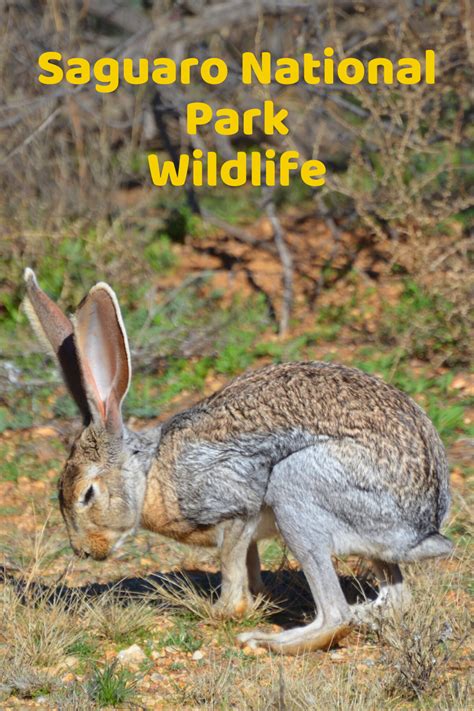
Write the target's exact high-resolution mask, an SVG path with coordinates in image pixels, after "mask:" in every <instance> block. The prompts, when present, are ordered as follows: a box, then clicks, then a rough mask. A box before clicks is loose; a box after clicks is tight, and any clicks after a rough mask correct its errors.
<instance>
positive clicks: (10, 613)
mask: <svg viewBox="0 0 474 711" xmlns="http://www.w3.org/2000/svg"><path fill="white" fill-rule="evenodd" d="M455 509H456V510H455V511H454V512H453V520H452V522H451V525H452V526H453V525H454V523H456V524H457V525H459V523H460V521H461V522H465V526H463V530H467V526H468V522H467V519H466V513H467V512H466V510H465V508H459V506H458V505H457V504H456V502H455ZM50 534H51V523H48V525H45V526H43V527H39V528H38V532H37V533H36V535H35V536H32V540H31V546H30V549H31V550H30V552H31V555H29V556H28V565H27V566H26V567H24V568H23V569H21V570H18V571H17V572H16V573H15V577H16V578H17V579H19V580H21V581H22V582H23V585H22V586H21V587H20V585H14V584H12V582H11V581H10V582H8V581H6V582H5V583H4V584H3V585H2V586H1V587H0V705H1V704H2V703H4V702H6V703H8V704H9V705H11V706H12V707H13V708H22V709H23V708H28V707H29V706H30V704H35V703H36V699H38V698H39V697H41V698H44V699H45V701H44V703H46V704H48V705H49V706H48V707H49V708H59V709H85V708H87V709H95V708H103V707H104V703H105V702H104V701H103V700H104V699H113V698H115V699H119V698H125V697H127V702H126V703H129V704H132V703H135V702H136V703H137V704H138V705H139V706H140V705H141V706H143V707H145V708H147V709H148V708H150V709H153V708H155V707H158V708H161V709H181V708H186V709H188V708H189V709H192V708H203V709H239V711H240V710H242V711H260V710H262V711H264V710H265V711H266V710H269V709H279V710H282V711H300V710H303V709H328V711H330V710H332V709H336V710H337V709H341V710H342V709H344V710H345V709H353V710H355V711H359V710H360V711H362V709H363V710H364V711H371V709H379V708H384V709H394V710H399V709H400V710H402V709H415V708H417V709H426V710H427V711H428V709H430V710H434V709H436V711H438V709H439V710H440V711H448V710H449V711H451V710H454V709H456V711H457V710H458V709H459V710H464V709H468V708H470V707H471V706H472V704H471V703H470V701H471V697H470V688H469V685H468V681H467V677H466V674H465V671H466V669H467V665H468V660H467V654H468V651H469V647H468V642H469V640H468V638H467V632H468V623H469V615H468V596H467V588H468V584H469V575H470V571H471V570H472V557H470V553H469V548H468V540H467V536H466V535H464V536H463V537H462V538H459V543H458V547H457V550H456V554H455V556H454V557H453V558H452V559H451V560H449V561H442V562H436V561H432V562H427V563H425V564H424V565H420V566H411V567H407V568H406V569H405V571H404V572H405V574H406V577H407V579H408V582H409V584H410V587H411V589H412V594H413V604H412V606H411V608H410V609H409V610H407V611H406V612H405V613H404V614H403V615H397V614H393V615H392V616H387V617H386V618H385V619H383V620H382V624H381V628H380V630H379V631H378V632H373V631H371V630H368V629H367V630H366V629H362V628H361V629H360V630H357V631H355V632H354V633H353V634H351V635H350V637H349V638H347V639H346V640H345V641H344V642H343V644H344V645H345V646H343V647H341V648H339V649H336V650H333V651H330V652H316V653H313V654H307V655H304V656H300V657H296V658H292V657H283V656H279V655H273V654H270V653H268V652H266V651H262V652H258V653H256V654H254V653H253V652H250V651H249V650H242V649H240V648H239V647H237V645H236V643H235V636H236V633H237V632H238V631H239V629H241V627H242V626H245V627H247V626H254V625H260V624H262V623H264V622H268V615H271V614H272V613H273V612H275V607H274V606H273V605H272V604H270V603H269V602H268V601H262V604H260V605H259V604H257V605H256V606H255V608H254V609H252V610H251V611H250V612H249V614H248V616H247V617H246V618H244V619H243V620H240V621H235V622H231V623H229V622H225V621H222V620H219V619H218V618H217V617H216V615H215V613H214V610H213V607H212V597H213V596H209V595H205V594H204V593H202V592H200V590H199V589H198V588H196V587H195V586H194V585H193V584H192V581H191V580H190V579H187V578H186V577H183V578H182V580H180V579H179V578H178V580H176V579H175V582H174V583H173V584H172V583H167V584H166V585H165V584H160V585H158V584H157V585H155V587H154V589H153V590H151V591H150V593H149V594H148V593H143V594H142V595H141V596H139V597H138V596H135V597H129V598H127V597H124V596H123V591H122V592H121V595H120V597H119V590H118V588H112V589H111V590H110V591H109V592H108V593H106V594H102V595H100V596H99V597H97V598H92V597H88V598H86V597H85V596H84V594H76V595H74V594H73V595H68V597H67V600H66V598H64V599H62V598H61V597H60V596H59V595H57V596H56V597H53V596H51V595H50V592H51V589H50V588H49V587H48V585H50V584H51V583H50V582H49V581H51V579H52V578H51V576H49V577H48V578H46V577H45V576H46V575H47V574H48V573H50V569H49V568H48V561H51V535H50ZM53 548H54V546H53ZM274 552H275V551H273V553H274ZM280 557H281V556H277V555H272V563H271V565H270V567H271V568H272V569H273V570H277V569H279V562H280ZM60 562H61V561H56V562H55V565H56V566H57V564H58V563H60ZM197 563H198V562H196V564H197ZM49 565H51V563H49ZM120 565H121V562H120V561H117V563H116V566H115V567H114V571H113V575H114V576H115V577H117V575H120V574H121V573H122V569H121V568H120V569H117V566H120ZM267 565H268V563H267ZM56 570H57V567H56ZM346 572H347V571H346V570H345V568H344V573H346ZM46 580H47V581H48V583H47V584H45V585H44V587H41V581H46ZM54 580H57V576H56V577H55V578H54V579H53V581H54ZM62 581H63V582H64V579H62ZM38 583H40V585H38ZM295 585H296V582H295ZM45 591H48V594H47V593H46V592H45ZM296 592H297V591H296V587H295V594H296ZM214 597H215V596H214ZM258 602H260V601H258ZM282 607H283V608H284V607H285V605H282ZM132 644H138V645H139V646H140V647H141V648H142V650H143V651H144V652H145V657H144V658H143V661H142V662H140V663H138V665H137V666H136V667H131V670H130V673H128V670H126V671H127V673H126V674H125V672H124V673H123V674H122V671H121V668H120V666H119V665H117V664H116V657H117V654H118V652H119V651H120V650H121V649H124V648H126V647H128V646H130V645H132ZM196 652H198V656H197V657H196V658H195V655H196ZM154 677H155V680H153V678H154ZM124 695H125V696H124ZM159 703H161V706H158V704H159ZM112 705H114V704H112ZM125 705H126V704H125ZM115 706H117V707H119V706H120V704H118V702H117V704H115Z"/></svg>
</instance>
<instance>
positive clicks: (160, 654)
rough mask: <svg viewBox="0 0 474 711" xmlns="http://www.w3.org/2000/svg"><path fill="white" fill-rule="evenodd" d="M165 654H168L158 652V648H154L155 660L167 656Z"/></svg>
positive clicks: (152, 654)
mask: <svg viewBox="0 0 474 711" xmlns="http://www.w3.org/2000/svg"><path fill="white" fill-rule="evenodd" d="M165 656H166V654H165V652H163V651H160V652H158V651H157V650H156V649H154V650H153V652H152V653H151V658H152V659H154V660H155V661H156V660H157V659H163V657H165Z"/></svg>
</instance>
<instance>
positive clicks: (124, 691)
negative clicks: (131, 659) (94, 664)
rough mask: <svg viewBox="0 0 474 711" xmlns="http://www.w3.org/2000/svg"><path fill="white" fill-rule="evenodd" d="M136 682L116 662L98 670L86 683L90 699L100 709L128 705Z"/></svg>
mask: <svg viewBox="0 0 474 711" xmlns="http://www.w3.org/2000/svg"><path fill="white" fill-rule="evenodd" d="M136 686H137V680H136V677H135V675H134V674H132V673H131V672H130V671H129V670H128V669H124V668H123V667H122V666H120V665H119V664H118V663H117V661H115V662H112V664H106V665H105V666H104V667H103V668H102V669H100V668H98V669H96V671H95V672H94V673H93V675H92V677H91V678H90V679H89V681H88V683H87V691H88V693H89V695H90V697H91V698H92V699H93V700H94V701H95V702H96V703H97V704H99V705H100V706H101V707H102V706H113V707H116V706H118V705H120V704H124V703H127V702H128V703H130V702H131V701H132V699H133V697H134V696H135V695H136Z"/></svg>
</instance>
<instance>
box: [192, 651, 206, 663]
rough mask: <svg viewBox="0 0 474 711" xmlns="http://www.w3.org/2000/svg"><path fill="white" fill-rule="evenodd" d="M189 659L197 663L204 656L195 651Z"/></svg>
mask: <svg viewBox="0 0 474 711" xmlns="http://www.w3.org/2000/svg"><path fill="white" fill-rule="evenodd" d="M191 659H192V660H193V662H199V661H200V660H201V659H204V654H203V653H202V652H201V650H200V649H197V650H196V651H195V652H194V654H193V656H192V657H191Z"/></svg>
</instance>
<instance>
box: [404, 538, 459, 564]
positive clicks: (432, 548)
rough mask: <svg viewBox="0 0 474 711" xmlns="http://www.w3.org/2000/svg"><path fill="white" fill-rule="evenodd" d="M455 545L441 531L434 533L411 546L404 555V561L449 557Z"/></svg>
mask: <svg viewBox="0 0 474 711" xmlns="http://www.w3.org/2000/svg"><path fill="white" fill-rule="evenodd" d="M453 549H454V546H453V544H452V543H451V541H450V540H449V538H446V537H445V536H443V535H442V534H441V533H432V534H430V535H428V536H426V538H424V539H423V540H422V541H420V543H417V545H416V546H413V548H410V550H409V551H408V553H407V554H405V555H404V557H403V561H404V562H412V561H417V560H424V559H425V558H447V557H448V556H449V555H451V553H452V552H453Z"/></svg>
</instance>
